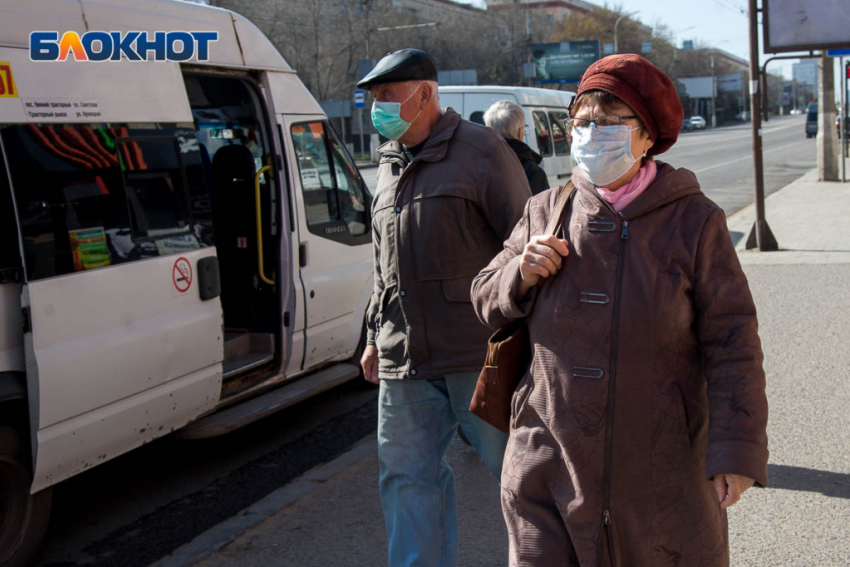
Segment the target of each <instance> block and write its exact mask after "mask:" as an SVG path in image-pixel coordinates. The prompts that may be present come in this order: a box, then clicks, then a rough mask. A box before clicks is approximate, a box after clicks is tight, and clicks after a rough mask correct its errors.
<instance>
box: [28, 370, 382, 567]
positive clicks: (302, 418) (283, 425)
mask: <svg viewBox="0 0 850 567" xmlns="http://www.w3.org/2000/svg"><path fill="white" fill-rule="evenodd" d="M364 384H365V382H361V381H357V382H351V383H348V384H346V385H343V386H340V387H339V388H335V389H334V390H331V391H329V392H326V393H325V394H323V395H320V396H318V397H316V398H314V399H312V400H308V401H307V402H304V403H302V404H299V405H298V406H295V407H293V408H290V409H288V410H287V411H284V412H281V413H279V414H277V415H274V416H272V417H270V418H267V419H264V420H261V421H259V422H257V423H255V424H253V425H250V426H248V427H245V428H243V429H240V430H238V431H236V432H234V433H231V434H229V435H225V436H222V437H218V438H214V439H207V440H203V441H181V440H178V439H176V438H175V437H174V436H167V437H164V438H162V439H159V440H157V441H154V442H153V443H150V444H148V445H146V446H144V447H141V448H140V449H137V450H135V451H132V452H130V453H128V454H126V455H123V456H121V457H118V458H116V459H113V460H111V461H109V462H107V463H104V464H102V465H100V466H98V467H96V468H94V469H91V470H89V471H87V472H84V473H82V474H79V475H77V476H75V477H73V478H71V479H69V480H68V481H66V482H63V483H61V484H59V485H57V486H56V487H54V500H53V515H52V518H51V523H50V526H49V528H48V533H47V537H46V539H45V541H44V544H43V546H42V553H41V555H40V556H39V557H38V558H37V560H36V562H35V565H38V566H42V567H46V566H49V567H70V566H72V565H85V566H87V567H98V566H102V567H106V566H109V567H112V566H120V567H145V566H147V565H150V564H151V563H153V562H154V561H156V560H157V559H159V558H160V557H162V556H164V555H167V554H168V553H170V552H171V551H173V550H174V549H176V548H178V547H180V546H181V545H183V544H185V543H187V542H189V541H191V540H192V539H193V538H195V537H196V536H198V535H199V534H201V533H203V532H204V531H206V530H208V529H209V528H211V527H213V526H215V525H216V524H218V523H219V522H222V521H224V520H226V519H228V518H230V517H231V516H233V515H235V514H237V513H238V512H239V511H241V510H243V509H244V508H247V507H248V506H250V505H251V504H253V503H254V502H256V501H258V500H260V499H261V498H263V497H264V496H266V495H267V494H269V493H271V492H273V491H274V490H276V489H277V488H279V487H281V486H283V485H285V484H286V483H288V482H289V481H291V480H293V479H294V478H296V477H298V476H300V475H301V474H303V473H304V472H306V471H307V470H309V469H311V468H313V467H315V466H316V465H318V464H321V463H324V462H327V461H330V460H331V459H334V458H335V457H337V456H338V455H340V454H341V453H343V452H344V451H346V450H347V449H348V448H349V447H350V446H351V445H353V444H354V443H356V442H357V441H359V440H360V439H362V438H363V437H365V436H366V435H369V434H370V433H371V432H373V431H374V430H375V424H376V423H377V406H376V404H375V400H376V399H377V389H372V388H370V387H368V386H367V387H364Z"/></svg>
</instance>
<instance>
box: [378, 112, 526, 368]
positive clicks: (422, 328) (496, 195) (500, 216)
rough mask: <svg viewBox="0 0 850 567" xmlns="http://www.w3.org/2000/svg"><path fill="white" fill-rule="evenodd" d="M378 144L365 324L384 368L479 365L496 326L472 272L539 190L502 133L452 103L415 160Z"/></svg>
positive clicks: (487, 257) (498, 246)
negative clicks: (483, 312)
mask: <svg viewBox="0 0 850 567" xmlns="http://www.w3.org/2000/svg"><path fill="white" fill-rule="evenodd" d="M378 151H379V152H380V154H381V162H380V165H379V166H378V174H377V178H378V187H377V189H376V192H375V199H374V202H373V205H372V228H373V242H374V257H375V289H374V292H373V294H372V299H371V302H370V304H369V309H368V311H367V314H366V327H367V342H368V343H369V344H374V345H375V346H376V347H377V349H378V372H379V376H380V378H382V379H393V378H414V379H424V378H434V377H437V376H442V375H444V374H450V373H454V372H466V371H478V370H480V369H481V366H482V364H483V363H484V355H485V352H486V347H487V338H488V336H489V334H490V331H489V330H488V329H487V327H485V326H484V325H482V324H481V322H480V321H479V320H478V318H477V317H476V315H475V311H474V310H473V308H472V300H471V299H470V289H471V287H472V278H474V277H475V276H476V275H477V274H478V272H479V271H481V269H482V268H484V267H485V266H486V265H487V264H488V263H489V262H490V260H492V259H493V256H495V255H496V254H498V253H499V251H500V250H501V249H502V243H503V242H504V240H505V239H506V238H507V237H508V236H509V235H510V233H511V230H512V229H513V227H514V225H515V224H516V222H517V221H518V220H519V218H520V216H522V211H523V208H524V207H525V203H526V202H527V201H528V199H529V198H530V197H531V192H530V191H529V189H528V182H527V181H526V179H525V175H524V174H523V172H522V168H521V167H520V165H519V162H518V161H517V159H516V157H515V156H514V155H513V152H511V150H510V148H508V145H507V144H506V143H505V142H504V140H503V139H502V137H501V136H499V135H498V134H496V132H494V131H493V130H491V129H489V128H485V127H484V126H480V125H478V124H474V123H472V122H468V121H466V120H463V119H462V118H461V117H460V115H459V114H458V113H457V112H455V111H454V110H452V109H447V110H446V111H445V113H444V115H443V118H442V119H441V120H440V121H439V123H438V124H437V125H436V127H435V128H434V130H433V132H432V133H431V135H430V137H429V138H428V140H427V142H426V143H425V147H424V148H422V150H421V151H420V152H419V154H418V155H417V156H416V158H415V159H413V161H411V162H408V158H407V156H406V154H405V152H404V151H403V149H402V146H401V144H399V143H398V142H388V143H386V144H384V145H383V146H381V147H380V148H378Z"/></svg>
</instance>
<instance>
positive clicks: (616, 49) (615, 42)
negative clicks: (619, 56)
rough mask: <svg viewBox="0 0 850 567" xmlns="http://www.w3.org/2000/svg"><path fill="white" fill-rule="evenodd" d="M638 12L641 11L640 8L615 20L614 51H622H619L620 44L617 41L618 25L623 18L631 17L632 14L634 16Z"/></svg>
mask: <svg viewBox="0 0 850 567" xmlns="http://www.w3.org/2000/svg"><path fill="white" fill-rule="evenodd" d="M638 13H640V10H635V11H634V12H632V13H631V14H623V15H622V16H620V17H619V18H617V21H616V22H614V53H619V52H620V51H619V45H618V43H617V26H619V25H620V20H622V19H623V18H631V17H632V16H634V15H635V14H638Z"/></svg>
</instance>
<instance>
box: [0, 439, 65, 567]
mask: <svg viewBox="0 0 850 567" xmlns="http://www.w3.org/2000/svg"><path fill="white" fill-rule="evenodd" d="M20 439H21V436H20V435H19V433H18V431H17V430H16V429H15V428H13V427H0V502H2V503H3V505H2V508H0V565H3V566H4V567H23V566H24V565H27V564H29V562H30V561H32V559H33V557H35V554H36V553H37V552H38V550H39V546H40V545H41V541H42V539H44V534H45V532H46V531H47V523H48V521H49V520H50V506H51V502H52V500H53V491H52V489H51V488H46V489H44V490H42V491H41V492H38V493H37V494H30V486H31V485H32V474H31V473H30V470H29V468H28V467H27V466H26V464H25V459H26V450H25V449H24V447H23V446H22V443H21V441H20Z"/></svg>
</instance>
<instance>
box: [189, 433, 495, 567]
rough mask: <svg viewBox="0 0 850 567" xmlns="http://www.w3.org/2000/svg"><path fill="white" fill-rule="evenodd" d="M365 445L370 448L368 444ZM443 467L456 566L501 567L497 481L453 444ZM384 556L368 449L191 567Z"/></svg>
mask: <svg viewBox="0 0 850 567" xmlns="http://www.w3.org/2000/svg"><path fill="white" fill-rule="evenodd" d="M369 442H371V443H372V444H373V447H374V443H375V440H374V439H371V440H370V441H369ZM448 461H449V464H450V465H451V466H452V469H453V470H454V471H455V475H456V480H457V489H458V507H459V514H458V530H459V535H460V541H461V545H460V553H459V562H460V565H466V566H470V567H472V566H484V565H507V551H508V535H507V530H506V528H505V524H504V521H503V520H502V514H501V509H500V507H499V506H500V505H499V486H498V484H497V482H496V479H495V478H494V477H493V475H492V474H490V472H489V471H488V470H487V469H486V467H485V466H484V464H483V463H482V462H481V459H480V458H479V457H478V454H477V453H476V452H475V451H474V450H473V449H471V448H470V447H467V446H466V445H464V444H463V443H461V442H460V440H458V439H457V438H455V440H454V441H453V443H452V445H451V447H450V449H449V454H448ZM386 558H387V536H386V530H385V528H384V519H383V513H382V511H381V501H380V496H379V495H378V462H377V454H376V451H374V450H372V451H370V452H369V454H367V455H366V456H364V457H362V458H360V460H359V461H357V462H356V463H355V464H353V465H352V466H350V467H348V468H347V469H345V470H343V471H341V472H340V473H339V474H337V475H336V476H334V477H333V478H330V479H328V480H327V481H326V482H325V483H324V484H323V485H322V486H320V487H318V488H316V489H315V490H314V491H313V492H311V493H310V494H308V495H307V496H304V497H303V498H301V499H300V500H298V501H297V502H295V503H293V504H292V505H290V506H288V507H286V508H284V509H282V510H281V511H279V512H278V513H277V514H275V515H273V516H271V517H270V518H269V519H268V520H266V521H265V522H263V523H261V524H259V525H257V526H256V527H254V528H252V529H249V530H247V531H246V532H245V533H244V534H242V535H241V536H240V537H239V538H238V539H237V540H235V541H234V542H233V543H231V544H229V545H227V546H225V547H222V548H221V549H219V550H218V551H217V552H215V553H214V554H212V555H210V556H209V557H208V558H207V559H206V560H204V561H201V562H200V563H197V565H199V566H203V567H221V566H225V565H227V566H232V565H239V566H244V567H254V566H257V567H260V566H263V567H266V566H269V565H280V566H293V567H295V566H298V567H331V566H348V565H352V566H354V565H356V566H364V567H366V566H373V565H374V566H380V565H386V563H387V559H386Z"/></svg>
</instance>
